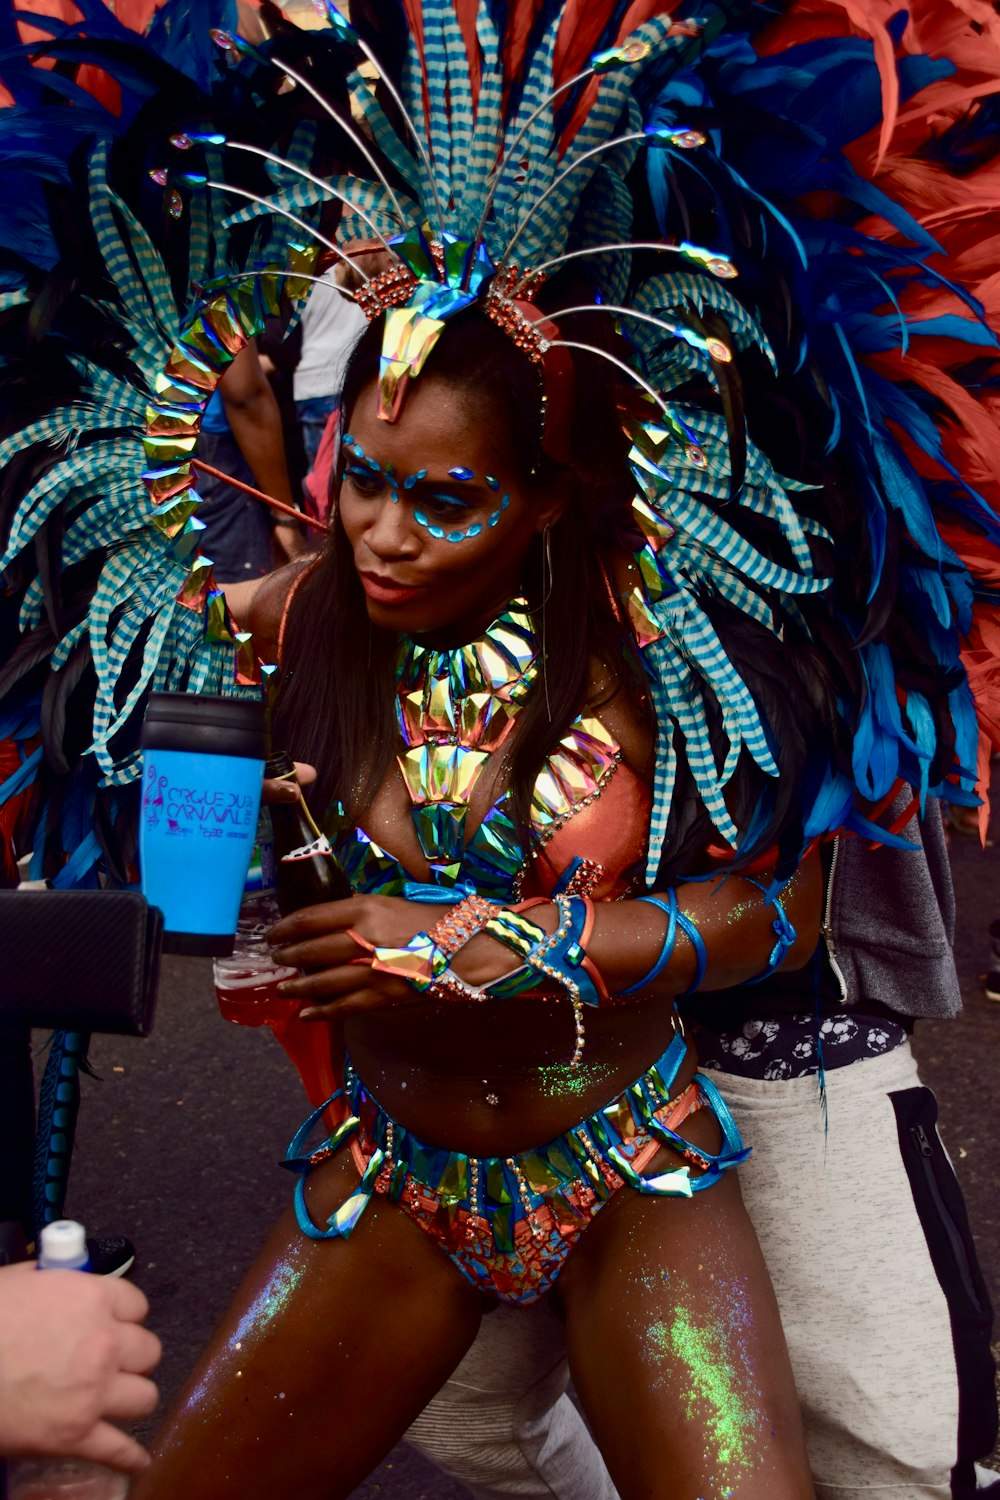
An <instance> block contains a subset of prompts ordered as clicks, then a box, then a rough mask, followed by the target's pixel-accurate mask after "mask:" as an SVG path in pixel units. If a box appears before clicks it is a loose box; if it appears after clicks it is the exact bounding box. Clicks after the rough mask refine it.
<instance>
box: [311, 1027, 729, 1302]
mask: <svg viewBox="0 0 1000 1500" xmlns="http://www.w3.org/2000/svg"><path fill="white" fill-rule="evenodd" d="M685 1052H686V1046H685V1043H684V1040H683V1038H682V1037H681V1036H680V1035H677V1036H675V1037H674V1038H673V1040H672V1042H671V1043H670V1046H669V1047H668V1048H667V1050H666V1052H665V1053H664V1054H663V1056H662V1057H661V1058H660V1059H659V1060H658V1061H657V1062H655V1063H654V1064H653V1065H652V1067H651V1068H650V1069H649V1070H648V1071H647V1072H646V1073H644V1074H643V1075H642V1077H641V1078H639V1079H638V1080H637V1081H636V1082H635V1083H633V1084H631V1085H630V1087H629V1088H627V1089H625V1090H624V1091H623V1092H622V1093H621V1094H619V1095H618V1097H617V1098H616V1099H613V1100H612V1101H611V1103H610V1104H607V1105H605V1106H604V1107H603V1108H602V1109H599V1110H596V1111H595V1113H594V1114H592V1115H588V1116H587V1118H586V1119H585V1120H581V1121H580V1123H579V1124H578V1125H575V1126H573V1128H572V1129H570V1130H568V1131H566V1133H565V1134H564V1135H560V1136H557V1137H556V1139H555V1140H553V1141H549V1143H548V1144H547V1145H545V1146H540V1147H538V1148H537V1149H536V1150H532V1151H522V1152H520V1153H519V1154H518V1155H516V1156H508V1157H502V1156H492V1157H474V1156H465V1155H463V1154H462V1153H461V1152H457V1151H446V1150H443V1149H440V1148H438V1147H435V1146H427V1145H425V1144H424V1143H423V1142H422V1141H419V1140H418V1139H417V1138H416V1136H414V1135H413V1134H412V1132H411V1131H409V1130H407V1129H406V1128H405V1126H402V1125H400V1124H398V1123H397V1122H396V1121H395V1120H392V1119H390V1117H389V1116H388V1115H387V1114H386V1112H385V1110H383V1109H382V1108H381V1106H380V1105H379V1104H378V1102H377V1100H376V1099H374V1098H373V1096H372V1095H371V1094H370V1093H369V1092H368V1090H367V1089H366V1088H365V1086H364V1084H363V1083H362V1082H361V1080H360V1079H359V1078H358V1076H357V1074H356V1073H354V1071H353V1069H352V1068H351V1067H350V1066H348V1072H347V1078H346V1083H345V1087H344V1089H342V1090H338V1091H337V1093H336V1094H334V1095H333V1096H332V1097H331V1099H329V1100H328V1101H327V1103H326V1104H324V1105H322V1106H321V1107H320V1108H319V1109H317V1110H315V1111H314V1112H313V1114H312V1115H310V1117H309V1118H308V1120H306V1121H305V1123H304V1124H303V1126H302V1128H301V1129H300V1130H299V1131H298V1133H297V1134H296V1136H295V1139H294V1140H293V1141H292V1143H291V1145H290V1146H289V1148H288V1154H287V1156H286V1158H285V1163H284V1165H285V1166H287V1167H289V1168H290V1169H291V1170H292V1171H295V1172H298V1173H300V1174H301V1175H300V1179H299V1182H298V1183H297V1185H296V1192H295V1209H296V1215H297V1217H298V1222H299V1227H300V1228H301V1229H302V1231H303V1233H304V1234H307V1235H308V1236H309V1237H310V1238H311V1239H344V1238H346V1237H347V1235H349V1234H350V1233H351V1231H352V1229H353V1228H354V1226H355V1224H356V1223H357V1222H358V1219H359V1218H360V1217H361V1214H362V1213H363V1211H364V1209H365V1207H366V1206H367V1204H368V1203H369V1202H370V1201H371V1197H372V1195H373V1194H375V1193H377V1194H380V1195H382V1196H385V1197H387V1198H388V1199H389V1200H390V1201H391V1202H397V1203H398V1204H399V1205H400V1207H401V1208H402V1210H403V1212H404V1213H406V1214H408V1215H409V1217H410V1218H411V1219H413V1220H414V1221H415V1222H416V1223H417V1224H419V1225H420V1227H421V1229H423V1230H424V1231H425V1232H426V1233H427V1234H429V1235H430V1236H431V1238H432V1239H434V1240H436V1241H437V1243H438V1244H439V1245H440V1246H441V1248H442V1249H443V1250H444V1251H445V1252H446V1253H447V1254H448V1255H449V1256H450V1257H451V1259H452V1260H453V1261H454V1263H455V1265H456V1266H457V1267H458V1269H459V1270H460V1271H461V1272H462V1274H463V1276H465V1277H466V1279H467V1280H468V1281H470V1282H471V1283H472V1285H473V1286H474V1287H476V1288H477V1289H478V1290H479V1291H481V1292H483V1293H484V1294H486V1295H488V1296H491V1297H496V1298H499V1299H500V1300H501V1301H503V1302H511V1303H528V1302H534V1301H535V1300H536V1298H538V1297H540V1296H542V1295H543V1294H544V1293H545V1292H547V1291H548V1290H549V1289H550V1287H551V1286H552V1284H553V1282H554V1281H555V1279H556V1277H557V1276H558V1275H559V1272H560V1271H561V1269H562V1267H563V1266H564V1264H565V1262H566V1258H567V1256H568V1255H569V1253H570V1251H571V1250H572V1248H573V1246H574V1244H575V1243H576V1241H577V1240H578V1239H579V1237H580V1235H581V1234H582V1233H583V1231H584V1230H585V1229H586V1227H587V1225H588V1224H589V1223H590V1221H591V1219H592V1218H593V1217H594V1215H595V1214H596V1213H597V1212H598V1210H599V1209H600V1208H601V1207H603V1205H604V1204H605V1203H607V1201H608V1200H609V1198H611V1196H612V1195H613V1194H614V1193H616V1192H617V1191H618V1190H619V1188H621V1187H623V1186H626V1185H627V1186H629V1187H631V1188H633V1189H635V1190H636V1191H637V1192H640V1193H648V1194H652V1195H654V1196H657V1197H678V1196H680V1197H690V1196H691V1194H692V1193H693V1192H698V1191H700V1190H702V1189H704V1188H707V1187H710V1186H711V1185H712V1184H713V1183H714V1182H717V1181H718V1179H719V1177H720V1176H721V1174H722V1173H723V1172H724V1171H726V1170H727V1169H728V1168H730V1167H734V1166H736V1165H738V1163H739V1162H741V1161H744V1160H745V1158H746V1157H747V1156H748V1155H749V1150H748V1148H745V1147H744V1146H743V1144H742V1141H741V1140H740V1136H739V1132H738V1130H737V1128H736V1124H735V1122H734V1120H733V1117H732V1115H731V1114H730V1112H729V1109H728V1108H727V1106H726V1103H725V1101H724V1100H723V1098H722V1096H721V1094H720V1093H719V1091H718V1089H717V1088H716V1087H715V1085H714V1084H713V1083H712V1082H711V1080H710V1079H708V1078H706V1077H704V1076H703V1075H702V1074H700V1073H698V1074H696V1075H695V1077H694V1079H693V1080H692V1081H691V1083H690V1084H689V1085H688V1086H687V1088H686V1089H684V1090H683V1092H682V1093H681V1094H680V1095H678V1096H677V1098H675V1099H672V1098H671V1096H670V1090H671V1087H672V1085H673V1082H674V1079H675V1078H676V1076H677V1072H678V1069H679V1068H680V1065H681V1063H682V1061H683V1059H684V1056H685ZM339 1098H343V1099H345V1103H346V1104H347V1105H348V1106H349V1113H348V1115H347V1117H346V1118H345V1119H344V1120H343V1121H342V1122H341V1123H340V1124H339V1125H338V1126H337V1128H336V1129H335V1130H334V1132H333V1134H332V1135H331V1136H330V1137H329V1138H328V1140H327V1141H326V1142H325V1143H324V1144H323V1145H322V1146H320V1147H319V1148H318V1149H317V1150H315V1151H313V1152H311V1153H308V1154H305V1155H303V1154H302V1151H303V1147H304V1145H305V1142H306V1141H307V1139H308V1137H309V1134H310V1132H311V1131H312V1129H313V1127H314V1126H315V1124H316V1123H317V1121H318V1120H319V1119H320V1117H321V1116H322V1114H323V1112H324V1110H326V1109H327V1107H328V1106H329V1105H330V1104H331V1103H333V1102H334V1101H336V1100H337V1099H339ZM700 1109H710V1110H711V1111H712V1113H713V1114H714V1116H715V1118H716V1119H717V1120H718V1122H719V1126H720V1128H721V1130H722V1149H721V1150H720V1151H719V1152H718V1154H713V1153H711V1152H708V1151H705V1150H704V1149H703V1148H702V1147H700V1146H693V1145H691V1143H690V1142H689V1141H687V1140H685V1139H684V1137H683V1136H681V1135H679V1134H678V1133H677V1131H678V1127H679V1126H680V1125H681V1124H682V1123H683V1121H684V1120H685V1119H686V1118H687V1117H688V1116H689V1115H692V1114H694V1113H695V1112H696V1111H698V1110H700ZM348 1142H349V1143H350V1148H351V1153H352V1155H353V1157H354V1161H355V1163H356V1165H357V1168H358V1171H359V1172H360V1174H361V1181H360V1182H359V1184H358V1187H357V1189H356V1190H355V1191H354V1192H353V1193H352V1194H351V1195H350V1196H349V1197H348V1199H347V1200H346V1202H344V1203H343V1204H341V1206H340V1207H339V1208H338V1209H336V1210H335V1211H334V1213H332V1214H331V1215H330V1218H329V1220H328V1221H327V1224H326V1226H325V1228H321V1227H319V1226H318V1225H317V1224H315V1223H314V1222H313V1220H312V1218H311V1217H310V1215H309V1212H308V1209H307V1207H306V1201H305V1179H306V1176H307V1175H308V1173H309V1171H310V1170H311V1169H312V1168H313V1167H314V1166H317V1165H318V1164H319V1163H320V1162H321V1161H324V1160H326V1159H327V1158H328V1157H330V1156H332V1155H334V1153H335V1152H336V1151H338V1150H339V1149H340V1147H341V1146H343V1145H344V1144H346V1143H348ZM662 1146H669V1147H670V1148H671V1149H672V1150H674V1151H676V1152H678V1153H679V1154H680V1155H681V1156H683V1157H684V1158H685V1159H686V1161H687V1162H690V1163H691V1164H692V1165H693V1166H695V1167H696V1168H697V1169H698V1175H697V1176H695V1177H692V1176H691V1172H690V1168H689V1167H688V1166H687V1165H684V1166H681V1167H678V1168H674V1169H673V1170H671V1171H668V1172H663V1173H660V1174H659V1175H658V1176H655V1177H647V1176H646V1175H645V1171H646V1168H647V1167H648V1165H649V1163H650V1162H651V1161H652V1159H653V1158H654V1157H655V1155H656V1153H657V1152H658V1151H659V1150H660V1148H661V1147H662Z"/></svg>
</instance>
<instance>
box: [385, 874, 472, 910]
mask: <svg viewBox="0 0 1000 1500" xmlns="http://www.w3.org/2000/svg"><path fill="white" fill-rule="evenodd" d="M475 894H476V888H475V886H474V885H469V883H468V881H465V882H463V883H462V884H461V885H428V884H426V883H423V882H421V881H419V880H407V881H406V883H405V884H404V886H403V895H404V896H405V897H406V899H407V901H426V902H430V903H433V904H434V905H435V906H456V905H457V904H458V903H459V902H460V901H464V900H465V899H466V897H467V896H474V895H475Z"/></svg>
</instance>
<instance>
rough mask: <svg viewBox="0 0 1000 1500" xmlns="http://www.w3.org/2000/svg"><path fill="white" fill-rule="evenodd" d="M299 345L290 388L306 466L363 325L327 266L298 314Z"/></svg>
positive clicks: (309, 465)
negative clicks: (300, 344)
mask: <svg viewBox="0 0 1000 1500" xmlns="http://www.w3.org/2000/svg"><path fill="white" fill-rule="evenodd" d="M300 326H301V329H302V348H301V351H300V353H299V362H298V364H297V365H296V367H295V375H294V377H293V382H292V389H293V391H294V395H295V412H296V416H297V417H298V422H299V428H300V430H301V433H302V443H303V446H304V448H305V453H306V467H307V468H309V469H311V468H312V467H313V465H314V463H315V462H316V454H317V452H318V451H319V445H320V441H321V439H322V437H323V431H324V428H325V427H326V424H327V422H328V420H329V418H330V417H331V416H332V414H333V413H334V412H335V411H337V409H338V408H339V405H340V392H341V387H342V386H343V384H344V371H345V370H346V368H347V361H348V358H349V357H350V353H351V350H352V349H353V348H354V345H355V344H356V343H357V340H358V338H359V337H360V335H361V331H362V329H363V328H364V327H365V315H364V313H363V312H362V311H361V309H360V307H358V306H357V304H356V303H355V302H353V301H352V300H351V299H350V297H347V296H345V295H344V292H343V291H341V290H339V288H338V275H337V272H336V270H334V269H331V270H329V271H327V272H325V274H324V275H323V277H322V279H321V280H320V281H319V282H317V284H316V285H315V286H314V287H313V289H312V291H311V293H310V295H309V296H308V298H307V299H306V303H305V306H304V307H303V309H302V315H301V318H300Z"/></svg>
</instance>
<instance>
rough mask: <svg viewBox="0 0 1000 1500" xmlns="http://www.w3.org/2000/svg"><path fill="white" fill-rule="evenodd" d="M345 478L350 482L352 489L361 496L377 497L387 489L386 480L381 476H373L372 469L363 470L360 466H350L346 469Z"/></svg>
mask: <svg viewBox="0 0 1000 1500" xmlns="http://www.w3.org/2000/svg"><path fill="white" fill-rule="evenodd" d="M344 478H345V479H346V480H349V481H350V484H351V488H352V489H354V490H357V492H358V494H359V495H377V494H378V493H379V491H380V490H382V489H384V488H385V480H384V479H383V477H382V475H381V474H373V473H372V471H371V469H363V468H362V467H361V466H360V465H359V464H348V465H347V467H346V468H345V469H344Z"/></svg>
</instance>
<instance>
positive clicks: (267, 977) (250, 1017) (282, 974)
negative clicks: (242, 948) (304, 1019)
mask: <svg viewBox="0 0 1000 1500" xmlns="http://www.w3.org/2000/svg"><path fill="white" fill-rule="evenodd" d="M222 967H223V966H222V965H221V964H219V965H217V967H216V973H215V995H216V999H217V1000H218V1002H219V1012H220V1014H221V1016H222V1018H223V1020H224V1021H234V1022H235V1023H236V1025H238V1026H267V1025H268V1024H271V1023H273V1022H275V1021H287V1020H289V1019H290V1017H292V1016H294V1015H295V1013H296V1012H297V1011H298V1010H299V1008H300V1006H301V1005H302V1001H301V1000H293V999H289V998H288V997H287V996H285V995H279V994H278V992H277V987H278V985H279V984H280V983H281V981H282V980H283V979H294V978H295V975H296V973H297V972H298V971H297V970H296V969H290V968H288V967H287V966H285V965H281V964H276V963H273V962H272V964H271V966H270V968H267V969H263V968H260V967H256V966H250V967H248V966H247V964H246V963H245V962H244V963H242V964H240V963H239V962H238V961H237V960H235V959H230V960H229V962H228V964H227V965H226V966H225V972H224V973H220V972H219V971H220V969H222Z"/></svg>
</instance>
